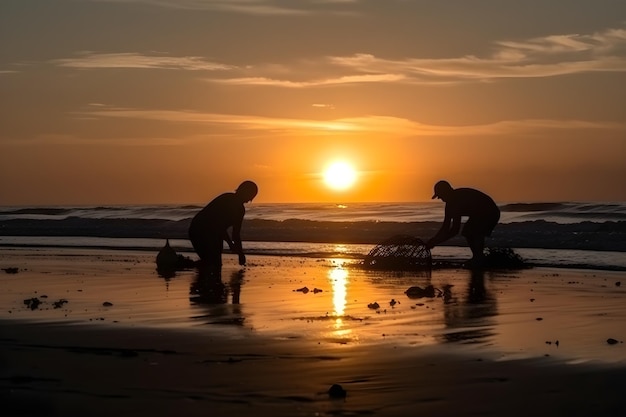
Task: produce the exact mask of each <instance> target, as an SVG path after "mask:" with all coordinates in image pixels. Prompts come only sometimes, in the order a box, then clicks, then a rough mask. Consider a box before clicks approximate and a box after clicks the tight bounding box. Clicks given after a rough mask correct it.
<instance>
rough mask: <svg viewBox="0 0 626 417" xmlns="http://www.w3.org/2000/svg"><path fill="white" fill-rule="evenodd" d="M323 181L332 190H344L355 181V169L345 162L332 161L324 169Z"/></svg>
mask: <svg viewBox="0 0 626 417" xmlns="http://www.w3.org/2000/svg"><path fill="white" fill-rule="evenodd" d="M324 182H325V183H326V185H327V186H328V187H330V188H332V189H333V190H346V189H348V188H350V187H351V186H352V185H354V183H355V182H356V171H355V170H354V168H353V167H352V166H351V165H350V164H348V163H347V162H343V161H341V162H333V163H332V164H330V165H328V167H327V168H326V170H324Z"/></svg>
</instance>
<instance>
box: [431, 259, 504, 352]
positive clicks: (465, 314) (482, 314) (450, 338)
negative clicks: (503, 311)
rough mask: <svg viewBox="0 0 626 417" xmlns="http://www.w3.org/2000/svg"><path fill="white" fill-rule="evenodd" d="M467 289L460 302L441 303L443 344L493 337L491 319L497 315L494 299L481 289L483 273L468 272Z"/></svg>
mask: <svg viewBox="0 0 626 417" xmlns="http://www.w3.org/2000/svg"><path fill="white" fill-rule="evenodd" d="M470 274H471V276H470V280H469V286H468V288H467V293H466V296H465V297H464V300H459V299H458V298H456V297H455V300H456V302H452V303H450V302H447V303H444V322H445V324H446V329H447V330H446V332H445V333H444V334H443V339H444V341H446V342H463V343H477V342H481V341H484V339H486V338H488V337H490V336H492V335H493V329H492V327H493V319H491V317H493V316H496V315H497V314H498V308H497V305H496V298H495V297H494V296H492V294H490V293H489V291H488V290H487V288H486V287H485V273H484V271H482V270H479V269H474V270H472V271H471V272H470Z"/></svg>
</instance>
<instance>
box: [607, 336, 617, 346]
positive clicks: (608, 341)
mask: <svg viewBox="0 0 626 417" xmlns="http://www.w3.org/2000/svg"><path fill="white" fill-rule="evenodd" d="M606 343H608V344H609V345H616V344H618V343H619V341H618V340H615V339H613V338H612V337H609V338H608V339H606Z"/></svg>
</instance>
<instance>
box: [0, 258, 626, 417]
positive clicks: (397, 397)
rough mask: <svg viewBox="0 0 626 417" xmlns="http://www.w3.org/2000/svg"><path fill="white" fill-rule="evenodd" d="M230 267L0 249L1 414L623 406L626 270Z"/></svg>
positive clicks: (552, 411)
mask: <svg viewBox="0 0 626 417" xmlns="http://www.w3.org/2000/svg"><path fill="white" fill-rule="evenodd" d="M234 261H235V260H234V258H231V257H229V256H226V257H225V266H224V271H223V275H222V279H221V281H219V282H217V281H215V280H209V281H207V280H206V278H205V277H204V276H199V274H198V272H197V271H196V270H189V271H182V272H179V273H177V274H176V276H170V277H163V276H159V274H158V273H157V272H156V271H155V265H154V254H151V253H145V252H132V251H129V252H123V251H92V250H78V249H71V250H70V249H63V250H60V249H46V250H36V249H2V250H0V268H3V269H8V268H17V273H10V272H14V271H13V270H8V271H4V270H0V320H1V333H0V345H1V352H2V353H1V354H0V389H1V391H0V395H1V398H0V400H1V401H2V402H1V404H2V406H1V407H2V408H3V412H2V415H3V416H4V415H7V416H12V415H16V416H18V415H38V416H48V415H59V416H74V415H75V416H82V415H87V414H89V415H96V416H98V415H103V416H104V415H122V416H125V415H129V416H130V415H144V414H151V415H154V416H169V415H188V416H194V415H227V414H229V415H237V416H239V415H253V414H254V415H267V416H356V415H380V416H415V415H431V416H432V415H450V416H462V415H468V416H469V415H494V416H500V415H507V416H518V415H519V416H522V415H523V416H528V415H534V416H543V415H545V416H548V415H550V416H555V415H567V416H621V415H626V405H624V404H623V401H622V391H623V381H624V380H625V378H626V344H624V343H623V342H622V341H624V340H626V326H624V325H623V323H624V322H625V319H626V303H625V302H624V301H625V300H626V288H625V286H626V282H623V281H625V280H624V279H623V278H624V274H623V273H620V272H608V271H592V270H571V269H545V268H534V269H529V270H521V271H509V272H502V271H500V272H494V271H491V272H489V271H486V272H482V273H472V272H470V271H467V270H463V269H453V268H451V269H442V270H434V271H432V272H431V273H404V274H386V273H382V272H371V271H363V270H361V269H359V268H357V267H355V266H354V265H353V264H352V262H353V261H348V260H341V259H312V258H309V259H304V258H281V257H262V256H256V257H255V256H251V257H250V258H249V265H248V266H247V267H246V268H245V269H243V270H242V269H240V268H239V267H238V266H237V265H235V262H234ZM622 282H623V284H622ZM428 285H432V286H433V287H434V288H435V289H436V290H435V292H434V296H425V297H420V298H409V297H408V296H407V295H406V294H405V291H406V290H407V289H408V288H410V287H414V286H419V287H421V288H426V287H427V286H428ZM305 287H306V289H308V291H306V290H305ZM439 290H440V291H441V292H440V291H439ZM32 299H37V300H39V304H38V305H37V307H36V308H32V307H33V304H32V301H31V302H30V306H29V305H26V304H24V301H25V300H32ZM375 303H376V304H378V308H374V307H376V306H375ZM609 339H612V340H615V341H616V343H615V344H610V343H608V342H607V341H608V340H609ZM557 342H558V343H557ZM332 384H340V385H341V386H342V387H343V389H345V390H346V391H347V396H346V397H345V398H331V397H329V395H328V393H327V390H328V389H329V388H330V386H331V385H332Z"/></svg>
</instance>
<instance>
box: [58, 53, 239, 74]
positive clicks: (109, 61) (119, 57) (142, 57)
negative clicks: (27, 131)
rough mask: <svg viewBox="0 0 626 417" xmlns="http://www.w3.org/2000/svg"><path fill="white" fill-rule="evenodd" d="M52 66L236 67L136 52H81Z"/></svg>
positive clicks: (177, 68)
mask: <svg viewBox="0 0 626 417" xmlns="http://www.w3.org/2000/svg"><path fill="white" fill-rule="evenodd" d="M51 63H52V64H54V65H58V66H61V67H69V68H79V69H97V68H143V69H146V68H149V69H174V70H188V71H220V70H229V69H233V68H234V67H232V66H229V65H224V64H220V63H216V62H210V61H207V60H206V59H205V58H202V57H198V56H182V57H175V56H166V55H163V54H153V55H148V54H140V53H134V52H122V53H108V54H99V53H95V52H88V51H86V52H81V53H79V54H77V56H76V57H73V58H65V59H55V60H52V61H51Z"/></svg>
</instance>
